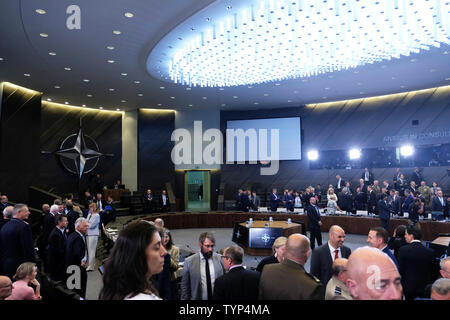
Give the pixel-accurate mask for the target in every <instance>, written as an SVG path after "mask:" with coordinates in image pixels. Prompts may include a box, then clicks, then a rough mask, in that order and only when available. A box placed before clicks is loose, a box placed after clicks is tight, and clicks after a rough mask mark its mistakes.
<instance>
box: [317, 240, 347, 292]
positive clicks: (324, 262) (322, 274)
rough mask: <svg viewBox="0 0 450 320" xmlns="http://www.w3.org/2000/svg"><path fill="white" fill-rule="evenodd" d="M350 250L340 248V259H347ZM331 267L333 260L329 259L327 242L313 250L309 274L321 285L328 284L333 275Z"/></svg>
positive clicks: (344, 247) (343, 247)
mask: <svg viewBox="0 0 450 320" xmlns="http://www.w3.org/2000/svg"><path fill="white" fill-rule="evenodd" d="M351 253H352V250H351V249H350V248H349V247H346V246H342V247H341V256H342V258H346V259H348V257H349V256H350V254H351ZM332 265H333V258H332V257H331V253H330V247H329V246H328V241H327V242H326V243H325V244H323V245H321V246H320V247H318V248H316V249H314V251H313V253H312V257H311V274H312V275H314V276H316V277H317V278H319V279H320V282H321V283H322V284H324V283H328V281H329V280H330V279H331V276H332V275H333V270H332V269H331V267H332Z"/></svg>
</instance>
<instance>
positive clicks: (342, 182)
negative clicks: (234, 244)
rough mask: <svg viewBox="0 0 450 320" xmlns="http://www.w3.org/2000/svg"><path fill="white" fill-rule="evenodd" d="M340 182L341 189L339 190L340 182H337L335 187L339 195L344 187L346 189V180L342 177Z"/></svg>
mask: <svg viewBox="0 0 450 320" xmlns="http://www.w3.org/2000/svg"><path fill="white" fill-rule="evenodd" d="M340 181H341V183H340V188H338V183H339V180H338V181H336V185H335V186H334V189H335V190H337V192H338V193H339V192H341V190H342V188H343V187H345V180H344V179H342V177H341V180H340Z"/></svg>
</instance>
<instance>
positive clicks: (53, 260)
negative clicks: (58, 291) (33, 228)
mask: <svg viewBox="0 0 450 320" xmlns="http://www.w3.org/2000/svg"><path fill="white" fill-rule="evenodd" d="M67 225H68V221H67V216H66V215H65V214H59V215H58V216H57V217H56V227H54V228H53V230H52V232H50V236H49V237H48V249H47V271H48V273H49V275H50V278H51V279H53V280H55V281H62V280H64V278H65V275H66V261H65V258H66V241H67V233H66V228H67Z"/></svg>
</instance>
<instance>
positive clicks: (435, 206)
mask: <svg viewBox="0 0 450 320" xmlns="http://www.w3.org/2000/svg"><path fill="white" fill-rule="evenodd" d="M442 200H444V205H443V206H442V203H441V201H440V200H439V198H438V197H434V198H433V201H432V204H431V211H441V212H444V210H445V207H447V199H446V198H445V197H442Z"/></svg>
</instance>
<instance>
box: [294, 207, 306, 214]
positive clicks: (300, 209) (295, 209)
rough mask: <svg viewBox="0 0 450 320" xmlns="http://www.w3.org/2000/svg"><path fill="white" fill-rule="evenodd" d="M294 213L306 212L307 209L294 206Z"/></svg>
mask: <svg viewBox="0 0 450 320" xmlns="http://www.w3.org/2000/svg"><path fill="white" fill-rule="evenodd" d="M294 213H298V214H304V213H305V209H303V208H294Z"/></svg>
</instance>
